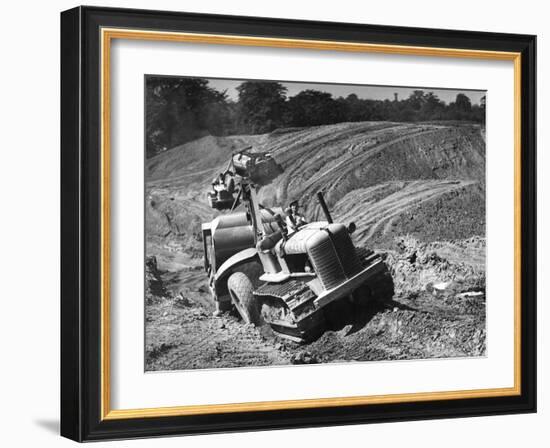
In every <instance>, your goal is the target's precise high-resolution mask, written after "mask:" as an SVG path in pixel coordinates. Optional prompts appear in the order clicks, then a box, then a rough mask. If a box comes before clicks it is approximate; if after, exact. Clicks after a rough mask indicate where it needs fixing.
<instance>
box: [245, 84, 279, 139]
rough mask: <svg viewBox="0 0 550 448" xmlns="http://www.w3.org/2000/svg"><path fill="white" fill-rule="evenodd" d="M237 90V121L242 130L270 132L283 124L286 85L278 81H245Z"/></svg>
mask: <svg viewBox="0 0 550 448" xmlns="http://www.w3.org/2000/svg"><path fill="white" fill-rule="evenodd" d="M237 91H238V92H239V102H238V108H239V122H240V126H241V129H242V131H244V132H246V133H252V134H262V133H264V132H270V131H272V130H274V129H275V128H277V127H280V126H281V125H282V124H283V117H284V113H285V100H286V96H285V95H286V87H284V86H283V85H282V84H281V83H279V82H271V81H246V82H243V83H242V84H241V85H240V86H238V87H237Z"/></svg>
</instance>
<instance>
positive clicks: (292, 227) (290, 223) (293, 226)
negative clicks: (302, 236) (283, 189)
mask: <svg viewBox="0 0 550 448" xmlns="http://www.w3.org/2000/svg"><path fill="white" fill-rule="evenodd" d="M299 208H300V205H299V204H298V201H292V202H291V203H290V205H289V207H288V209H287V210H286V213H287V215H286V227H287V231H288V234H289V235H292V234H293V233H294V232H296V231H297V230H298V229H299V228H300V227H302V226H304V225H306V224H307V221H306V219H305V218H304V216H303V215H301V214H300V213H299V212H298V209H299Z"/></svg>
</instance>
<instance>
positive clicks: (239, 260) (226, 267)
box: [213, 247, 260, 289]
mask: <svg viewBox="0 0 550 448" xmlns="http://www.w3.org/2000/svg"><path fill="white" fill-rule="evenodd" d="M251 261H256V262H258V263H260V257H259V256H258V252H257V251H256V249H255V248H254V247H249V248H248V249H243V250H241V251H240V252H237V253H236V254H235V255H232V256H231V257H229V258H228V259H227V260H225V261H224V262H223V263H222V265H221V266H220V268H219V269H218V270H217V272H216V275H214V281H213V286H214V288H215V289H218V285H223V284H225V281H226V280H227V277H228V276H229V275H230V274H231V273H233V272H234V268H235V267H237V266H240V265H242V264H245V263H248V262H251Z"/></svg>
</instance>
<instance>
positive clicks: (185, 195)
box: [61, 7, 536, 441]
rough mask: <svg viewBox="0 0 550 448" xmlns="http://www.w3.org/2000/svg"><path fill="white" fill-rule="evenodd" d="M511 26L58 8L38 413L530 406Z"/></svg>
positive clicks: (155, 419) (125, 425) (282, 420)
mask: <svg viewBox="0 0 550 448" xmlns="http://www.w3.org/2000/svg"><path fill="white" fill-rule="evenodd" d="M535 43H536V38H535V36H528V35H515V34H496V33H482V32H473V31H449V30H436V29H418V28H402V27H393V26H378V25H376V26H373V25H363V24H350V23H328V22H327V23H322V22H310V21H291V20H280V19H267V18H255V17H254V18H253V17H233V16H217V15H204V14H188V13H176V12H162V11H141V10H123V9H108V8H96V7H78V8H75V9H71V10H69V11H65V12H63V13H62V14H61V106H62V107H61V109H62V115H61V171H62V179H61V180H62V191H61V201H62V202H61V203H62V216H61V224H62V226H61V236H62V247H61V252H62V262H61V272H62V294H61V314H62V316H61V317H62V328H61V354H62V359H61V433H62V435H63V436H65V437H68V438H71V439H74V440H77V441H90V440H100V439H119V438H135V437H152V436H160V435H178V434H181V435H184V434H196V433H210V432H228V431H245V430H258V429H265V430H267V429H276V428H296V427H311V426H326V425H341V424H358V423H369V422H391V421H399V420H414V419H431V418H445V417H463V416H478V415H496V414H508V413H525V412H535V411H536V402H535V401H536V338H535V336H536V309H535V308H536V225H535V223H536V209H535V208H536V205H535V204H536V201H535V185H536V182H535V127H536V120H535V89H536V84H535Z"/></svg>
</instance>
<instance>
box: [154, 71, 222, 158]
mask: <svg viewBox="0 0 550 448" xmlns="http://www.w3.org/2000/svg"><path fill="white" fill-rule="evenodd" d="M146 111H147V113H146V117H145V120H146V123H145V127H146V135H147V139H146V152H147V157H151V156H153V155H155V154H157V153H159V152H161V151H164V150H166V149H169V148H172V147H174V146H176V145H180V144H182V143H185V142H187V141H190V140H194V139H196V138H199V137H202V136H203V135H206V134H214V135H219V134H222V133H223V132H224V129H225V125H226V122H227V119H228V111H227V103H226V93H225V92H218V91H217V90H214V89H212V88H210V87H208V81H207V80H206V79H203V78H175V77H148V78H147V79H146Z"/></svg>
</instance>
